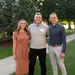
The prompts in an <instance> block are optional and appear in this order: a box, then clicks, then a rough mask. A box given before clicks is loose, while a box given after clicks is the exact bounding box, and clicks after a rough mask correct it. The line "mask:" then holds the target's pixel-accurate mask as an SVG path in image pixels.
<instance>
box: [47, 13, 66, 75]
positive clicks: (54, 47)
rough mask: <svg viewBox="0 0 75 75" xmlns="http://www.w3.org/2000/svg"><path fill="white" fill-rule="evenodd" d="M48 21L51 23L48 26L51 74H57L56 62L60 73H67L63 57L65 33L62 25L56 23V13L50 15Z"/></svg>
mask: <svg viewBox="0 0 75 75" xmlns="http://www.w3.org/2000/svg"><path fill="white" fill-rule="evenodd" d="M49 21H50V22H51V25H50V26H49V35H50V38H49V46H48V49H49V56H50V59H51V64H52V69H53V75H58V70H57V64H56V63H57V62H58V65H59V67H60V70H61V73H62V75H67V73H66V69H65V65H64V57H65V51H66V34H65V29H64V27H63V26H62V25H61V24H59V23H58V17H57V14H56V13H52V14H51V15H50V19H49Z"/></svg>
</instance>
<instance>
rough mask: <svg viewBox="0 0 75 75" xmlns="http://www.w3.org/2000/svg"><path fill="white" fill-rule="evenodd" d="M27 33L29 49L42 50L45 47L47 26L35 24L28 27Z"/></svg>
mask: <svg viewBox="0 0 75 75" xmlns="http://www.w3.org/2000/svg"><path fill="white" fill-rule="evenodd" d="M28 31H29V32H30V35H31V42H30V48H34V49H42V48H45V47H46V33H47V31H48V25H46V24H44V23H41V24H40V25H39V26H37V25H36V24H35V23H33V24H31V25H29V27H28Z"/></svg>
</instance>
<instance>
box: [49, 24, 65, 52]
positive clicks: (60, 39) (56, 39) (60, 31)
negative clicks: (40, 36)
mask: <svg viewBox="0 0 75 75" xmlns="http://www.w3.org/2000/svg"><path fill="white" fill-rule="evenodd" d="M49 35H50V37H49V44H51V45H61V44H62V47H63V49H62V53H65V51H66V34H65V29H64V27H63V26H62V25H60V24H59V23H57V24H56V25H55V26H52V25H50V26H49Z"/></svg>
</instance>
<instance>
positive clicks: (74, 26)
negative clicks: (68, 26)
mask: <svg viewBox="0 0 75 75" xmlns="http://www.w3.org/2000/svg"><path fill="white" fill-rule="evenodd" d="M73 22H74V29H75V21H73Z"/></svg>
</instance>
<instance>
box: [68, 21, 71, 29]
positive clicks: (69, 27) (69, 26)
mask: <svg viewBox="0 0 75 75" xmlns="http://www.w3.org/2000/svg"><path fill="white" fill-rule="evenodd" d="M68 29H71V24H70V20H68Z"/></svg>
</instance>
